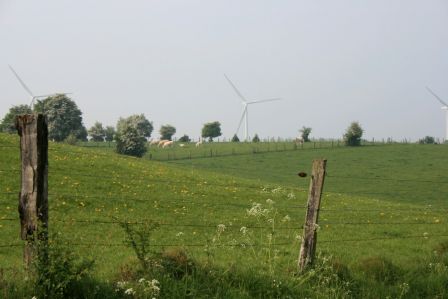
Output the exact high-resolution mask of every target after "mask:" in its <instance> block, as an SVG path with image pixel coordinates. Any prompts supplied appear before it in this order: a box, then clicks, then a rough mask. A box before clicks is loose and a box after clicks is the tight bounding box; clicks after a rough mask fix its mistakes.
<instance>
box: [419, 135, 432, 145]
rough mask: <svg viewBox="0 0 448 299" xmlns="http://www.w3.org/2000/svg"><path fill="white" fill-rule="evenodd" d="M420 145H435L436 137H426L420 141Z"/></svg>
mask: <svg viewBox="0 0 448 299" xmlns="http://www.w3.org/2000/svg"><path fill="white" fill-rule="evenodd" d="M418 143H420V144H435V143H436V141H435V139H434V137H432V136H425V138H423V139H420V140H419V141H418Z"/></svg>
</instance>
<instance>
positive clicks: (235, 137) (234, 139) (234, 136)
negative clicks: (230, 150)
mask: <svg viewBox="0 0 448 299" xmlns="http://www.w3.org/2000/svg"><path fill="white" fill-rule="evenodd" d="M232 142H240V139H239V138H238V136H237V135H236V134H235V135H233V137H232Z"/></svg>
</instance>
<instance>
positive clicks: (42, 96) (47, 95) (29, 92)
mask: <svg viewBox="0 0 448 299" xmlns="http://www.w3.org/2000/svg"><path fill="white" fill-rule="evenodd" d="M8 66H9V69H10V70H11V72H12V73H13V74H14V76H15V77H16V78H17V80H18V81H19V82H20V85H22V87H23V89H25V91H26V92H27V93H28V94H29V95H30V99H31V102H30V107H31V109H33V105H34V101H35V100H36V99H39V98H47V97H51V96H55V95H58V94H62V95H66V94H71V93H53V94H46V95H38V96H35V95H34V94H33V92H32V91H31V90H30V89H29V88H28V86H26V84H25V82H23V80H22V79H20V77H19V75H18V74H17V73H16V71H15V70H14V69H13V68H12V66H10V65H8Z"/></svg>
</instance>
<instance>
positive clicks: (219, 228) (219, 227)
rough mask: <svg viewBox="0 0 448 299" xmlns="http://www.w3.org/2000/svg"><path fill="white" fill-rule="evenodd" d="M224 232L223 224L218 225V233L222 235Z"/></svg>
mask: <svg viewBox="0 0 448 299" xmlns="http://www.w3.org/2000/svg"><path fill="white" fill-rule="evenodd" d="M225 230H226V226H225V225H224V224H218V233H223V232H224V231H225Z"/></svg>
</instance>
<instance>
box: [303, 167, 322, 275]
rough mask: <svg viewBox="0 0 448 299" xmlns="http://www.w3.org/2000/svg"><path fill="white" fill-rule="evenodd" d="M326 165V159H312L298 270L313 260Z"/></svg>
mask: <svg viewBox="0 0 448 299" xmlns="http://www.w3.org/2000/svg"><path fill="white" fill-rule="evenodd" d="M326 165H327V160H314V161H313V170H312V174H311V181H310V189H309V193H308V205H307V211H306V216H305V225H304V227H303V237H302V243H301V245H300V254H299V263H298V266H299V271H303V270H304V269H305V268H306V266H307V265H309V264H311V263H312V262H313V258H314V253H315V252H316V241H317V221H318V218H319V209H320V199H321V195H322V189H323V186H324V179H325V169H326Z"/></svg>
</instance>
